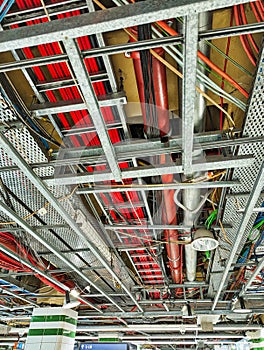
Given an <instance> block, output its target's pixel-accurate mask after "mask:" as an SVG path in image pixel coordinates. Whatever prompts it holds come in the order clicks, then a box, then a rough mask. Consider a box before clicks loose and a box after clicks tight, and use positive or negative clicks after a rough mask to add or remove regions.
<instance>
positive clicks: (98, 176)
mask: <svg viewBox="0 0 264 350" xmlns="http://www.w3.org/2000/svg"><path fill="white" fill-rule="evenodd" d="M253 161H254V158H253V157H252V156H245V157H244V156H240V157H217V158H215V157H212V158H211V157H210V158H209V157H208V158H207V160H206V161H205V162H198V163H194V164H193V171H208V170H211V171H212V170H217V169H229V168H237V167H246V166H248V165H250V164H252V163H253ZM180 173H183V168H182V166H181V165H177V163H175V165H174V164H164V165H159V166H156V167H153V166H142V167H136V168H135V167H134V168H128V169H124V170H123V171H122V172H121V178H122V179H130V178H139V177H146V176H157V175H165V174H180ZM114 179H115V178H114V176H113V174H112V173H110V172H107V171H105V172H104V171H102V172H95V173H91V174H89V173H87V174H66V175H61V176H58V177H57V178H45V179H44V180H45V183H46V184H47V185H49V186H51V185H54V184H56V185H73V184H75V185H76V184H84V183H89V182H101V181H109V180H114Z"/></svg>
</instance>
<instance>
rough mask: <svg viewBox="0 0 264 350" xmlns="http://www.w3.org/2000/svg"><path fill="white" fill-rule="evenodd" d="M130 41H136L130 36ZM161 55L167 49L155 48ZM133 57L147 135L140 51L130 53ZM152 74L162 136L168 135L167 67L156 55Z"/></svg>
mask: <svg viewBox="0 0 264 350" xmlns="http://www.w3.org/2000/svg"><path fill="white" fill-rule="evenodd" d="M131 31H132V33H135V32H137V31H135V29H131ZM130 41H131V42H133V41H135V40H134V39H133V38H130ZM153 51H155V52H156V53H157V54H158V55H159V56H161V57H162V56H164V53H165V51H164V50H163V49H162V48H158V49H153ZM130 57H131V58H133V65H134V70H135V75H136V81H137V87H138V95H139V100H140V103H141V108H142V115H143V122H144V131H145V134H146V135H147V129H148V127H149V126H150V125H148V122H147V119H146V106H145V96H144V79H143V73H142V67H141V60H140V53H139V52H138V51H134V52H132V53H131V55H130ZM152 75H153V77H154V79H153V84H154V91H155V102H156V108H157V114H158V128H159V130H160V136H161V137H164V136H167V135H168V134H169V132H170V123H169V102H168V92H167V77H166V68H165V66H164V65H163V64H162V63H161V62H160V61H159V60H157V59H156V58H155V57H152Z"/></svg>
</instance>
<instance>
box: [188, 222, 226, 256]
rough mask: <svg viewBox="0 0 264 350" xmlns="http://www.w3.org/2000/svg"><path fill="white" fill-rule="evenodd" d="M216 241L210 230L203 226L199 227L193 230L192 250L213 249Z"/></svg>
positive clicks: (216, 243)
mask: <svg viewBox="0 0 264 350" xmlns="http://www.w3.org/2000/svg"><path fill="white" fill-rule="evenodd" d="M218 244H219V243H218V241H217V240H216V239H215V238H214V235H213V233H212V232H211V231H209V230H206V229H205V228H199V229H198V230H196V231H195V233H194V236H193V241H192V243H191V245H192V247H193V249H194V250H198V251H201V252H206V251H207V250H214V249H215V248H216V247H218Z"/></svg>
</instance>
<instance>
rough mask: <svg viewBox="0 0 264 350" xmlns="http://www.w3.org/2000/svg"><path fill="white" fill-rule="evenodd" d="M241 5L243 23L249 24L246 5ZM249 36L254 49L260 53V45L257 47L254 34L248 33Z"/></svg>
mask: <svg viewBox="0 0 264 350" xmlns="http://www.w3.org/2000/svg"><path fill="white" fill-rule="evenodd" d="M239 7H240V13H241V19H242V23H243V24H248V22H247V17H246V13H245V9H244V5H243V4H240V5H239ZM247 37H248V38H249V40H250V42H251V45H252V47H253V49H254V50H255V52H256V53H257V54H258V52H259V49H258V47H257V44H256V42H255V40H254V38H253V36H252V35H251V34H247Z"/></svg>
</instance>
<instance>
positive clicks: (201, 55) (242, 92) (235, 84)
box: [156, 21, 249, 98]
mask: <svg viewBox="0 0 264 350" xmlns="http://www.w3.org/2000/svg"><path fill="white" fill-rule="evenodd" d="M156 23H157V24H158V25H159V26H160V27H161V28H162V29H164V30H165V31H166V32H167V33H169V34H170V35H178V33H177V32H176V31H175V30H174V29H172V28H171V27H170V26H168V25H167V23H165V22H163V21H158V22H156ZM198 57H199V58H200V59H201V60H202V61H203V62H204V63H206V64H207V65H208V66H209V67H210V68H212V69H213V70H214V71H215V72H216V73H218V74H219V75H220V76H221V77H222V78H225V80H227V81H228V82H229V83H230V84H232V85H233V86H234V87H235V88H236V89H237V90H238V91H239V92H241V94H242V95H244V96H245V97H246V98H248V97H249V94H248V92H247V91H246V90H244V89H243V88H242V87H241V86H240V85H239V84H238V83H237V82H236V81H235V80H234V79H233V78H232V77H230V75H228V74H226V73H225V72H223V71H222V69H220V68H219V67H217V66H216V65H215V64H214V63H213V62H212V61H211V60H210V59H209V58H208V57H206V56H205V55H204V54H203V53H202V52H201V51H198Z"/></svg>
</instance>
